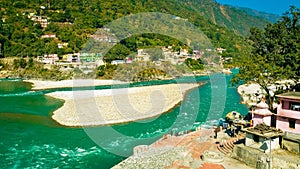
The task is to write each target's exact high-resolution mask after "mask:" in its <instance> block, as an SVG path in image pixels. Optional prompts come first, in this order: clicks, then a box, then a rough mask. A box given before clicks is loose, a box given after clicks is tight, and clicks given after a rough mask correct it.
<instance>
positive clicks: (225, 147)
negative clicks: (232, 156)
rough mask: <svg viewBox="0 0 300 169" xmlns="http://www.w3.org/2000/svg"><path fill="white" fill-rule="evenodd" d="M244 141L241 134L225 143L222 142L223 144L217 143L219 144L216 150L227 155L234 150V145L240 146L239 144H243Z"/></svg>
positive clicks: (243, 136)
mask: <svg viewBox="0 0 300 169" xmlns="http://www.w3.org/2000/svg"><path fill="white" fill-rule="evenodd" d="M244 139H245V134H244V133H243V134H240V135H238V136H237V137H235V138H232V139H229V140H226V141H224V142H221V143H219V144H218V145H217V149H218V150H219V151H220V152H221V153H223V154H225V155H227V154H229V153H230V152H232V150H233V148H234V146H235V145H236V144H241V143H243V141H244Z"/></svg>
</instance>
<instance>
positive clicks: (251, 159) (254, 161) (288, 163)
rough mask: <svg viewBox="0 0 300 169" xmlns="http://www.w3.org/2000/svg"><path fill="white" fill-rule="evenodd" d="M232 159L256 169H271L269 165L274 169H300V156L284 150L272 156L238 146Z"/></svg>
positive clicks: (273, 153) (275, 152)
mask: <svg viewBox="0 0 300 169" xmlns="http://www.w3.org/2000/svg"><path fill="white" fill-rule="evenodd" d="M231 157H232V158H235V159H237V160H239V161H242V162H244V163H246V164H247V165H248V166H251V167H253V168H256V169H269V165H271V168H272V169H299V168H300V156H298V155H293V154H291V153H289V152H287V151H284V150H277V151H274V152H272V155H270V154H269V153H268V154H266V153H263V152H262V151H259V150H257V149H253V148H251V147H247V146H244V145H236V146H235V147H234V149H233V153H232V154H231Z"/></svg>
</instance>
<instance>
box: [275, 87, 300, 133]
mask: <svg viewBox="0 0 300 169" xmlns="http://www.w3.org/2000/svg"><path fill="white" fill-rule="evenodd" d="M277 97H279V99H280V104H279V106H278V107H277V120H276V127H277V128H278V129H281V130H283V131H286V132H290V133H296V134H300V92H289V93H283V94H280V95H277Z"/></svg>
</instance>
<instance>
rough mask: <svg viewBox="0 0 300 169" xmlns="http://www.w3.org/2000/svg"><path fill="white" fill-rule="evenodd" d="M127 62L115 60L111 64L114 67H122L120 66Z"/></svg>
mask: <svg viewBox="0 0 300 169" xmlns="http://www.w3.org/2000/svg"><path fill="white" fill-rule="evenodd" d="M124 63H125V61H124V60H113V61H112V62H111V64H112V65H120V64H124Z"/></svg>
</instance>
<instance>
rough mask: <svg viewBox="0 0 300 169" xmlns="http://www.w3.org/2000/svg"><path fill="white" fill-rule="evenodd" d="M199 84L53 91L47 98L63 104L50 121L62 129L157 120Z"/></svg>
mask: <svg viewBox="0 0 300 169" xmlns="http://www.w3.org/2000/svg"><path fill="white" fill-rule="evenodd" d="M198 86H199V84H166V85H157V86H146V87H135V88H122V89H106V90H85V91H84V90H81V91H57V92H53V93H49V94H47V95H48V96H51V97H55V98H58V99H63V100H65V103H64V105H63V106H62V107H61V108H59V109H57V110H56V111H54V112H53V115H52V118H53V119H54V120H55V121H57V122H58V123H59V124H61V125H64V126H97V125H111V124H118V123H126V122H131V121H136V120H141V119H146V118H150V117H155V116H158V115H160V114H162V113H164V112H167V111H169V110H170V109H172V108H173V107H174V106H176V105H177V104H179V103H180V102H181V101H182V100H183V98H184V95H185V94H186V92H187V91H189V90H191V89H193V88H196V87H198Z"/></svg>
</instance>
